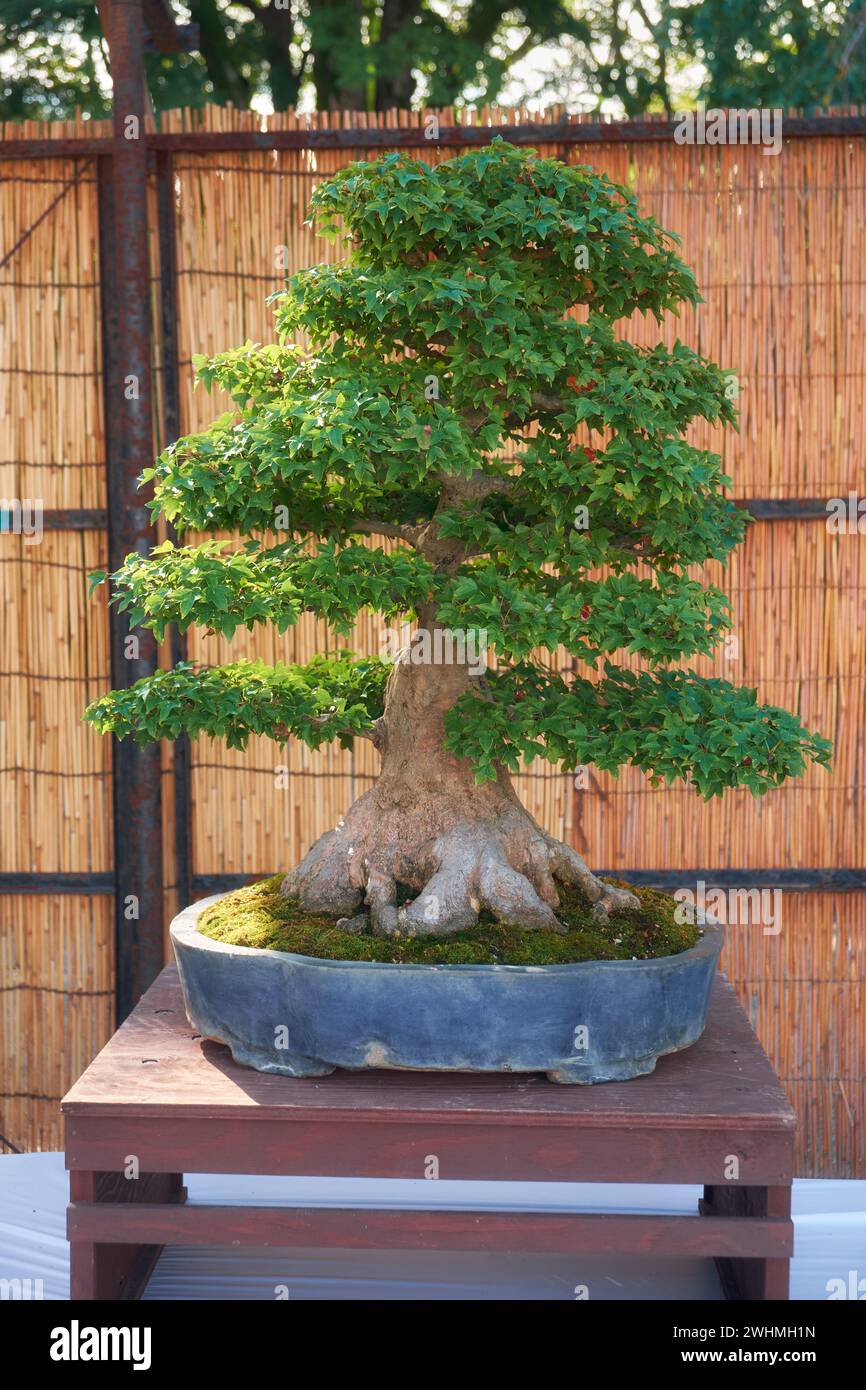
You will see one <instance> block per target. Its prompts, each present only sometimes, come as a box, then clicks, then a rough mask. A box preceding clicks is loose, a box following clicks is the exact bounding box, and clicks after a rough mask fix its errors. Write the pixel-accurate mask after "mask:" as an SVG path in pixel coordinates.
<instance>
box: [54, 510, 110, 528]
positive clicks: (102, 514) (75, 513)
mask: <svg viewBox="0 0 866 1390" xmlns="http://www.w3.org/2000/svg"><path fill="white" fill-rule="evenodd" d="M107 525H108V512H107V511H106V509H105V508H104V507H64V508H62V509H57V510H52V511H48V512H43V513H42V529H43V530H44V531H104V530H105V528H106V526H107Z"/></svg>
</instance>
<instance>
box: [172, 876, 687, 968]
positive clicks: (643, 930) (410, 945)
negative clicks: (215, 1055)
mask: <svg viewBox="0 0 866 1390" xmlns="http://www.w3.org/2000/svg"><path fill="white" fill-rule="evenodd" d="M281 881H282V879H281V876H280V875H277V876H276V877H275V878H268V879H265V880H264V881H263V882H261V883H255V884H253V885H252V886H251V887H249V888H241V889H239V890H238V892H236V893H229V894H228V895H227V896H226V897H224V898H221V899H220V901H219V902H218V903H214V904H213V905H212V906H211V907H208V908H206V909H205V911H204V912H203V913H202V914H201V916H200V917H199V920H198V929H199V931H200V932H202V933H203V935H205V936H210V937H212V938H213V939H214V940H215V941H225V942H228V943H229V944H230V945H233V946H258V947H265V948H269V949H271V950H276V951H294V952H295V953H296V954H298V955H302V956H317V957H319V958H320V959H324V960H378V961H394V962H404V963H415V964H425V965H554V964H566V963H568V962H573V961H581V960H631V959H633V958H637V959H638V960H648V959H650V958H652V957H653V956H673V955H677V954H678V953H679V952H680V951H686V950H688V948H689V947H690V946H694V944H695V942H696V941H697V939H698V935H699V933H698V929H697V928H696V927H694V926H693V925H692V924H691V923H689V922H683V923H680V922H677V921H676V919H675V915H674V914H675V911H676V907H677V904H676V902H675V901H674V899H673V898H671V897H669V896H668V895H667V894H666V893H657V892H656V891H655V890H654V889H652V888H634V886H633V885H628V884H622V885H620V886H622V887H631V888H632V891H633V892H634V893H636V894H637V896H638V897H639V898H640V901H641V904H642V907H641V911H640V912H626V913H622V914H620V915H619V916H617V917H614V918H611V920H610V921H609V922H598V921H596V920H595V918H594V917H592V916H591V914H590V904H589V902H588V901H587V899H586V898H585V897H584V896H583V894H582V893H581V892H580V891H579V889H575V888H563V889H562V890H561V892H560V897H561V906H560V908H559V912H558V913H557V916H558V917H559V919H560V921H561V922H562V923H563V925H564V926H566V927H567V928H568V932H567V934H566V935H564V936H560V935H559V934H558V933H557V932H552V931H525V930H523V929H522V928H519V927H509V926H504V925H503V924H502V923H501V922H496V921H494V920H493V919H492V918H491V917H489V916H485V915H482V917H481V918H480V919H479V922H478V924H477V926H475V927H473V928H472V930H471V931H462V932H457V933H456V934H455V935H454V936H448V937H444V938H436V937H423V936H422V937H407V938H393V937H377V936H373V935H372V933H371V932H370V931H369V929H368V930H366V931H363V932H361V933H360V934H357V935H356V934H354V933H350V932H346V931H342V930H341V929H340V928H338V927H337V926H336V925H335V923H334V920H333V918H330V917H313V916H311V915H310V914H309V913H304V912H301V911H300V909H299V908H298V907H297V905H296V904H294V903H292V902H289V901H288V900H287V899H286V898H281V897H280V894H279V887H280V883H281ZM611 881H612V880H611Z"/></svg>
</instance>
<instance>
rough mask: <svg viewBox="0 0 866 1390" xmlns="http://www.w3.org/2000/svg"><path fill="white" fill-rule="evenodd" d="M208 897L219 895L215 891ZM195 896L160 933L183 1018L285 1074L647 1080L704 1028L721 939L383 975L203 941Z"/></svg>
mask: <svg viewBox="0 0 866 1390" xmlns="http://www.w3.org/2000/svg"><path fill="white" fill-rule="evenodd" d="M217 896H219V895H217ZM216 901H217V898H216V897H212V898H205V899H204V900H203V901H201V902H198V903H195V904H193V906H192V907H188V908H187V909H186V911H185V912H181V913H180V915H179V916H178V917H176V918H175V919H174V921H173V922H172V924H171V939H172V943H173V945H174V952H175V956H176V957H177V964H178V970H179V972H180V980H181V985H182V987H183V996H184V1003H185V1005H186V1012H187V1016H188V1017H189V1020H190V1022H191V1023H192V1024H193V1025H194V1027H195V1028H196V1029H197V1030H198V1031H199V1032H200V1033H201V1034H202V1035H203V1037H206V1038H214V1039H216V1040H217V1041H218V1042H222V1043H226V1044H227V1045H228V1046H229V1047H230V1048H231V1053H232V1056H233V1057H234V1059H235V1061H236V1062H241V1063H243V1064H244V1065H245V1066H248V1067H255V1068H256V1070H257V1071H265V1072H278V1073H280V1074H281V1075H283V1076H325V1075H327V1074H328V1072H332V1071H334V1069H335V1068H336V1067H345V1068H347V1069H348V1070H350V1071H360V1070H362V1069H364V1068H368V1067H387V1068H404V1069H407V1070H411V1071H458V1072H460V1071H478V1072H483V1071H489V1072H533V1071H543V1072H546V1073H547V1075H548V1077H549V1078H550V1080H551V1081H559V1082H564V1083H571V1084H583V1085H589V1084H591V1083H593V1082H596V1081H625V1080H628V1079H629V1078H630V1077H633V1076H643V1075H645V1074H646V1073H647V1072H651V1071H652V1070H653V1068H654V1067H655V1064H656V1062H657V1060H658V1058H659V1057H663V1056H664V1055H665V1053H668V1052H678V1051H679V1050H680V1049H681V1048H684V1047H688V1046H690V1044H691V1043H693V1042H695V1041H696V1040H697V1039H698V1038H699V1037H700V1035H701V1033H702V1032H703V1030H704V1026H705V1024H706V1020H707V1008H708V1005H709V997H710V988H711V986H712V982H713V975H714V974H715V969H716V962H717V960H718V956H719V952H720V951H721V949H722V942H723V937H724V932H723V929H722V927H721V926H719V925H718V924H715V923H713V924H707V925H705V926H704V929H703V935H702V937H701V939H700V941H699V942H698V943H697V945H695V946H693V947H692V948H691V950H689V951H683V952H681V953H680V954H679V955H676V956H660V957H658V958H657V959H655V960H640V961H630V960H621V961H586V962H580V963H578V964H574V965H392V964H387V963H384V962H380V961H340V960H317V959H314V958H313V957H310V956H298V955H294V954H292V953H290V952H288V951H270V950H257V949H254V948H252V947H249V946H229V945H226V944H225V943H224V942H221V941H213V940H212V939H211V938H210V937H207V936H202V935H201V934H200V933H199V932H198V931H197V930H196V921H197V919H198V916H199V914H200V913H201V911H202V910H203V909H204V908H205V907H206V906H208V904H210V903H212V902H216Z"/></svg>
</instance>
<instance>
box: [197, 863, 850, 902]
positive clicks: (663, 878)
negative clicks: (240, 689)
mask: <svg viewBox="0 0 866 1390" xmlns="http://www.w3.org/2000/svg"><path fill="white" fill-rule="evenodd" d="M281 872H286V870H279V869H273V870H271V872H270V873H269V872H268V871H267V870H264V869H263V870H262V872H261V873H253V874H193V877H192V891H193V896H194V897H195V896H204V895H205V894H211V893H229V892H231V891H232V890H233V889H235V888H244V887H246V886H247V884H250V883H259V882H261V880H262V879H265V878H272V877H273V876H274V875H275V874H277V873H281ZM594 872H595V873H596V874H597V875H599V876H600V877H604V878H622V879H627V880H628V881H629V883H636V884H638V885H640V886H642V887H646V888H663V889H666V890H671V889H676V888H693V887H694V885H695V884H696V883H705V884H706V885H707V888H708V889H709V888H786V889H788V890H790V891H793V890H797V891H802V892H818V893H820V892H836V893H839V892H852V891H853V892H857V891H861V892H862V891H866V869H595V870H594Z"/></svg>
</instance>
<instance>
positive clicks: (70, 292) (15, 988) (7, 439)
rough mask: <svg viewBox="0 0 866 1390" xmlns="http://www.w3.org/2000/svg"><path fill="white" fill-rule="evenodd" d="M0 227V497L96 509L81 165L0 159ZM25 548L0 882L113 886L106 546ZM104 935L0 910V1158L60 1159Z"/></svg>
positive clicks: (63, 920) (10, 667)
mask: <svg viewBox="0 0 866 1390" xmlns="http://www.w3.org/2000/svg"><path fill="white" fill-rule="evenodd" d="M89 130H90V132H93V127H92V126H91V127H89ZM82 133H84V131H83V129H82V128H81V127H78V128H76V127H75V126H74V125H72V124H71V123H70V124H66V125H62V126H49V127H48V128H46V126H45V125H43V124H39V125H36V124H35V123H34V124H29V125H24V126H17V127H15V129H14V131H10V130H9V129H8V128H7V129H6V130H4V131H3V134H4V135H7V136H9V137H10V138H14V136H15V135H19V136H22V137H25V136H28V135H30V136H45V135H51V134H54V135H61V134H62V135H76V134H82ZM0 154H2V151H0ZM0 226H2V228H3V238H2V254H3V256H4V257H6V258H7V263H6V264H5V265H4V266H3V268H2V269H0V498H3V499H6V500H10V499H16V498H17V499H19V500H23V501H27V500H39V501H40V502H41V503H42V505H43V507H44V509H45V510H46V511H51V510H53V511H62V510H66V509H70V508H72V509H76V508H102V507H104V506H105V481H104V479H105V462H104V459H105V454H104V442H103V427H102V387H101V380H100V373H101V363H100V344H99V324H100V304H99V266H98V222H97V197H96V170H95V162H94V161H87V160H83V159H82V160H61V159H46V160H40V161H38V162H33V163H31V162H27V161H23V160H7V161H3V160H2V158H0ZM19 242H20V244H19ZM10 252H12V254H11V255H9V253H10ZM35 539H36V538H35V537H33V538H27V537H25V536H24V535H16V534H14V533H12V532H11V531H6V532H5V533H2V534H0V770H2V772H0V797H2V837H0V872H3V873H13V872H21V873H31V872H32V873H52V872H60V873H79V874H84V875H88V876H89V875H91V874H93V873H105V872H108V871H110V869H111V786H110V755H109V749H108V743H107V741H106V740H102V739H98V738H94V737H93V736H92V734H91V733H90V732H89V731H88V730H87V729H85V727H84V726H83V725H82V724H81V712H82V709H83V708H84V706H85V704H86V703H87V701H88V700H89V699H91V698H93V697H94V696H95V695H96V694H97V693H98V691H99V690H100V689H102V688H104V687H105V684H106V682H107V680H108V674H109V662H108V633H107V623H106V617H105V610H104V603H102V601H100V600H96V601H94V602H92V603H91V602H88V600H87V592H86V583H85V575H86V573H87V571H88V570H91V569H96V568H98V567H99V566H100V565H103V566H104V564H105V553H106V552H105V539H104V536H103V534H102V533H101V532H98V531H84V532H75V531H50V530H45V531H44V533H43V534H42V537H41V540H40V541H39V542H38V543H35ZM31 541H33V542H34V543H31ZM113 934H114V927H113V920H112V898H111V897H110V896H107V895H104V894H100V895H91V894H84V893H82V894H81V895H80V896H79V895H77V894H76V895H53V894H45V893H27V894H21V895H15V894H3V895H0V1078H2V1079H0V1092H2V1094H0V1150H2V1149H3V1148H6V1147H15V1148H19V1149H26V1148H58V1147H60V1146H61V1144H62V1138H61V1129H60V1124H59V1111H58V1102H59V1099H60V1097H61V1096H62V1095H63V1093H64V1091H66V1090H67V1089H68V1087H69V1086H70V1085H71V1083H72V1082H73V1081H74V1080H75V1078H76V1077H77V1076H78V1075H79V1074H80V1073H81V1071H82V1070H83V1069H84V1067H85V1066H86V1065H87V1063H88V1062H89V1060H90V1058H91V1057H92V1056H93V1055H94V1053H95V1052H97V1051H98V1049H99V1048H100V1047H101V1046H102V1045H103V1043H104V1042H105V1041H106V1040H107V1038H108V1036H109V1035H110V1031H111V1021H112V1014H113V990H114V979H113V976H114V962H113Z"/></svg>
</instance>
